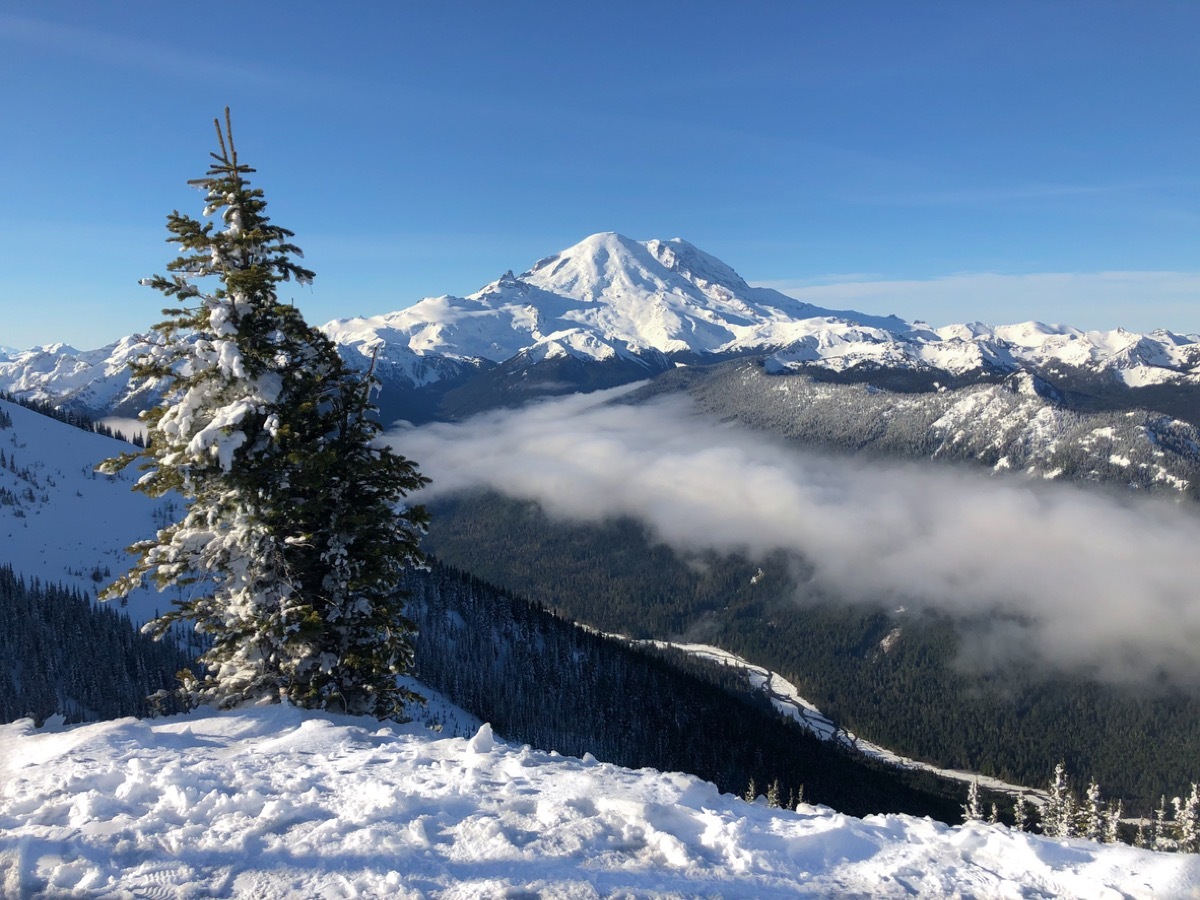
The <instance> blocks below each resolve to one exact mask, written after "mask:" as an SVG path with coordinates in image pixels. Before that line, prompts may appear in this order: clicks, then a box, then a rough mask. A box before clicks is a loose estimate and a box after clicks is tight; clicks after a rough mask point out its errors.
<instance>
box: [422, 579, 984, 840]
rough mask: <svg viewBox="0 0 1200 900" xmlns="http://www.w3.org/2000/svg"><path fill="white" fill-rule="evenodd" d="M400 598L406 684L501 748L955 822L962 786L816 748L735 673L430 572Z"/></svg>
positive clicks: (854, 810) (849, 809) (847, 808)
mask: <svg viewBox="0 0 1200 900" xmlns="http://www.w3.org/2000/svg"><path fill="white" fill-rule="evenodd" d="M410 589H411V590H412V592H413V597H412V601H411V603H410V608H409V612H410V615H411V616H412V617H413V619H414V621H416V623H417V624H418V626H419V628H420V634H421V638H420V640H419V641H418V642H417V656H416V660H415V668H414V671H415V674H416V675H417V676H418V677H419V678H420V679H421V680H422V681H423V682H424V683H426V684H428V685H429V686H430V687H432V688H435V689H437V690H439V691H441V692H443V693H444V694H445V695H447V696H448V697H449V698H450V699H451V700H453V701H454V702H455V703H458V704H459V705H461V706H463V707H464V708H465V709H468V710H470V711H471V712H472V713H474V714H475V715H477V716H479V717H480V718H482V719H484V720H486V721H489V722H491V723H492V724H493V726H494V727H495V728H496V731H497V732H498V733H499V734H502V735H504V736H505V737H507V738H509V739H511V740H517V741H522V742H525V743H529V744H531V745H533V746H536V747H548V748H552V749H554V750H557V751H559V752H560V753H564V754H568V755H574V756H582V755H583V754H585V753H591V754H593V755H594V756H596V757H598V758H600V759H602V760H604V761H606V762H613V763H617V764H619V765H623V766H628V767H631V768H640V767H643V766H649V767H652V768H655V769H659V770H661V771H685V772H690V773H693V774H696V775H699V776H700V777H702V778H705V779H708V780H710V781H712V782H714V783H715V784H716V785H717V786H718V787H720V788H721V789H722V790H724V791H729V792H733V793H738V794H741V793H743V792H744V791H746V789H747V787H748V786H749V785H750V783H751V782H752V781H753V782H754V784H756V785H757V787H758V790H759V792H760V793H765V792H766V791H767V789H768V786H769V785H771V784H773V783H777V787H778V793H779V797H780V799H781V802H787V801H788V800H789V799H794V798H796V797H798V796H799V795H800V794H801V792H802V793H803V796H804V798H805V799H806V800H807V801H809V802H814V803H825V804H828V805H830V806H833V807H834V808H836V809H838V810H841V811H843V812H846V813H850V814H852V815H866V814H868V813H878V812H908V813H912V814H914V815H930V816H933V817H935V818H939V819H941V820H943V821H947V822H955V821H957V820H958V818H959V816H960V813H961V807H960V803H961V795H962V794H963V793H964V788H963V787H962V786H961V785H959V784H956V783H951V782H947V781H944V780H942V779H939V778H936V777H934V776H931V775H928V774H926V773H920V772H909V771H899V770H896V769H894V768H891V767H889V766H885V765H882V764H879V763H875V762H873V761H871V760H869V759H867V758H865V757H862V756H860V755H858V754H856V753H853V752H850V751H847V750H845V749H844V748H842V747H840V746H839V745H837V744H834V743H831V742H829V741H824V740H821V739H819V738H817V737H815V736H813V735H812V734H811V733H809V732H807V731H806V730H804V729H803V728H801V727H800V726H799V725H798V724H796V723H795V722H793V721H791V720H789V719H786V718H784V717H783V716H781V715H780V714H779V713H777V712H776V711H775V710H774V709H773V708H772V707H771V706H770V703H769V702H768V701H767V699H766V697H765V696H764V695H763V694H762V693H761V692H759V691H756V690H752V689H751V688H749V686H748V685H747V683H746V681H745V679H744V678H742V677H741V676H740V675H739V674H738V672H737V671H736V670H734V669H731V668H729V667H726V666H721V665H718V664H714V663H709V662H705V661H701V660H698V659H696V658H694V657H689V656H686V655H684V654H681V653H678V652H674V653H663V652H658V651H654V650H650V649H646V648H637V647H633V646H631V645H630V644H629V643H628V642H625V641H620V640H616V639H614V638H610V637H605V636H603V635H600V634H597V633H595V632H594V631H589V630H587V629H584V628H580V627H579V626H578V625H576V624H574V623H572V622H570V621H568V620H565V619H562V618H560V617H558V616H555V615H553V614H552V613H550V612H548V611H547V610H545V609H543V608H542V607H541V606H540V605H539V604H535V603H531V602H529V601H527V600H524V599H522V598H520V597H518V596H516V595H514V594H512V593H509V592H506V591H503V590H499V589H497V588H495V587H492V586H491V585H489V584H487V583H486V582H484V581H481V580H480V579H478V578H475V577H473V576H470V575H467V574H465V573H462V572H458V571H456V570H454V569H451V568H449V567H446V566H443V565H440V564H438V563H436V562H435V563H433V565H432V568H431V571H429V572H427V573H426V572H418V573H414V574H413V576H412V577H411V579H410Z"/></svg>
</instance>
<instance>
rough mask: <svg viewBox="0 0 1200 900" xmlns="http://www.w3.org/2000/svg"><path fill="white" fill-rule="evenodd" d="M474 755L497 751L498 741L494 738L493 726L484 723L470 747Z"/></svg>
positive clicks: (472, 739)
mask: <svg viewBox="0 0 1200 900" xmlns="http://www.w3.org/2000/svg"><path fill="white" fill-rule="evenodd" d="M467 746H469V747H470V748H471V751H472V752H474V753H491V752H492V751H493V750H495V749H496V739H495V738H494V737H493V736H492V726H491V725H490V724H488V723H487V722H484V723H483V724H482V725H480V726H479V730H478V731H477V732H475V737H473V738H471V740H470V741H469V742H468V745H467Z"/></svg>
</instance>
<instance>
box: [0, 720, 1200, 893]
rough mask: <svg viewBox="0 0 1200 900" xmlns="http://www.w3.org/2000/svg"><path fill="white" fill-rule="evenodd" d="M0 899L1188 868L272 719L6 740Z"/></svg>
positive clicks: (19, 728) (403, 733) (1140, 880)
mask: <svg viewBox="0 0 1200 900" xmlns="http://www.w3.org/2000/svg"><path fill="white" fill-rule="evenodd" d="M0 823H2V824H3V827H2V828H0V878H2V879H3V880H2V881H0V894H3V895H4V896H11V897H25V896H45V897H49V896H71V897H110V896H126V895H128V896H146V897H159V898H164V900H165V898H170V897H196V896H218V895H219V896H228V897H254V898H291V897H333V896H338V897H345V896H356V897H425V896H438V897H448V898H449V897H461V898H466V897H515V896H522V897H526V896H529V897H532V896H540V897H563V898H586V897H598V896H637V897H696V896H723V897H833V896H837V897H911V896H921V897H966V896H970V897H978V898H990V897H996V898H999V897H1017V896H1021V897H1032V896H1038V897H1101V896H1122V897H1185V896H1195V895H1196V893H1197V892H1198V891H1200V857H1197V856H1195V855H1190V854H1166V853H1153V852H1150V851H1147V850H1136V849H1134V848H1132V847H1128V846H1125V845H1121V844H1117V845H1099V844H1093V843H1090V842H1088V841H1084V840H1075V839H1070V840H1064V839H1051V838H1044V837H1037V836H1034V835H1031V834H1024V833H1017V832H1011V831H1009V829H1008V828H1006V827H1005V826H1003V825H998V826H992V825H986V824H984V823H981V822H975V823H971V824H968V825H962V826H958V827H951V826H948V825H943V824H941V823H938V822H934V821H932V820H930V819H927V818H926V819H918V818H914V817H910V816H904V815H886V816H884V815H877V816H867V817H866V818H864V819H857V818H853V817H850V816H846V815H842V814H840V813H836V812H834V811H832V810H830V809H828V808H827V807H821V806H811V805H807V804H801V805H800V806H799V808H798V809H797V810H795V811H790V810H779V809H770V808H768V807H767V806H766V805H765V803H764V802H763V801H762V800H761V799H760V800H759V801H758V802H757V803H746V802H744V801H742V800H739V799H737V798H736V797H733V796H731V795H729V794H721V793H720V792H718V790H717V789H716V788H715V787H714V786H713V785H711V784H709V783H707V782H704V781H701V780H699V779H697V778H695V777H692V776H690V775H682V774H678V773H660V772H656V771H654V770H651V769H641V770H638V771H631V770H629V769H622V768H619V767H617V766H613V765H609V764H606V763H598V762H597V761H596V760H595V759H593V758H591V757H590V756H585V757H584V758H582V759H574V758H569V757H562V756H559V755H558V754H556V753H546V752H543V751H539V750H536V749H531V748H530V747H528V746H525V747H517V746H513V745H509V744H505V743H503V742H501V741H498V740H496V739H495V738H494V737H493V736H492V732H491V729H490V728H488V726H486V725H484V726H482V727H480V728H479V729H478V731H476V732H475V733H474V735H473V736H471V737H455V736H446V735H445V734H437V733H434V732H431V731H429V730H427V729H426V728H424V727H423V726H419V725H404V726H397V725H394V724H390V723H380V722H377V721H375V720H373V719H354V718H349V717H342V716H333V715H329V714H323V713H313V712H303V711H300V710H297V709H295V708H292V707H286V706H269V707H263V708H258V709H246V710H241V711H236V712H224V713H215V712H196V713H193V714H191V715H188V716H175V717H170V718H165V719H156V720H151V721H137V720H134V719H121V720H117V721H115V722H103V723H97V724H92V725H83V726H77V727H73V728H69V729H65V730H55V729H54V728H47V729H42V730H38V729H35V728H34V727H33V723H32V722H31V721H30V720H28V719H25V720H21V721H18V722H15V723H13V724H11V725H5V726H0Z"/></svg>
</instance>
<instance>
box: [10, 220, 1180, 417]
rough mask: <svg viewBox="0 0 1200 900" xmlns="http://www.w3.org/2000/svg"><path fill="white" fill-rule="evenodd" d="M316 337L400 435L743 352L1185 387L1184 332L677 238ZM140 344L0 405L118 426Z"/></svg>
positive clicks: (23, 380)
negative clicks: (932, 307) (705, 247)
mask: <svg viewBox="0 0 1200 900" xmlns="http://www.w3.org/2000/svg"><path fill="white" fill-rule="evenodd" d="M324 330H325V332H326V333H327V334H329V336H330V337H331V338H332V339H333V340H334V341H336V342H337V343H338V344H339V345H340V346H341V347H342V352H343V354H344V355H345V356H346V357H347V359H349V360H351V361H352V362H355V363H357V364H361V365H363V366H365V365H368V364H369V361H370V360H371V359H372V358H374V359H375V373H376V375H378V376H379V377H380V379H381V381H382V383H383V390H382V392H381V394H380V397H379V402H380V406H381V409H382V415H383V417H384V418H385V419H391V418H400V417H403V418H407V419H410V420H414V421H422V420H427V419H435V418H456V417H460V416H462V415H466V414H469V413H470V412H473V411H477V410H479V409H483V408H487V407H491V406H496V405H511V404H512V403H515V402H520V401H523V400H525V399H528V398H529V397H533V396H539V395H546V394H561V393H564V392H568V391H573V390H590V389H595V388H600V387H609V386H613V385H617V384H621V383H625V382H629V381H634V380H638V379H644V378H647V377H650V376H653V375H655V374H657V373H659V372H662V371H665V370H667V369H669V368H672V367H674V366H675V365H677V364H679V363H689V364H695V363H703V362H716V361H719V360H721V359H724V358H730V357H738V356H749V355H755V356H759V357H762V362H763V365H764V366H765V368H766V370H767V371H768V372H776V373H782V372H787V371H795V370H823V371H826V372H832V373H835V374H836V375H837V376H838V377H842V378H844V377H853V378H855V379H856V380H866V379H870V378H872V377H874V373H878V372H880V371H881V370H883V371H891V372H896V371H901V372H907V373H910V374H913V373H915V374H917V375H918V376H919V377H918V381H919V383H920V384H921V385H924V386H925V387H929V386H931V385H933V384H934V383H935V382H936V383H940V384H947V383H952V384H966V383H972V382H975V381H979V380H991V381H994V380H996V379H997V378H1000V377H1002V376H1004V375H1007V374H1009V373H1011V372H1014V371H1018V370H1032V371H1035V372H1037V373H1038V374H1039V375H1040V376H1041V377H1043V378H1045V379H1047V380H1048V381H1050V382H1051V383H1053V384H1055V386H1056V387H1059V388H1060V389H1061V388H1064V387H1065V388H1066V389H1068V390H1071V389H1075V388H1077V387H1079V386H1080V385H1084V386H1085V387H1086V389H1087V391H1088V392H1089V393H1097V392H1099V393H1104V392H1111V391H1114V390H1115V391H1125V390H1127V389H1128V388H1136V387H1145V386H1179V387H1184V388H1191V389H1195V388H1196V387H1197V386H1200V337H1198V336H1196V335H1188V336H1180V335H1176V334H1172V333H1171V332H1169V331H1155V332H1152V333H1150V334H1145V335H1142V334H1134V333H1129V332H1125V331H1123V330H1121V329H1119V328H1118V329H1116V330H1114V331H1107V332H1083V331H1080V330H1078V329H1075V328H1071V327H1067V326H1046V325H1042V324H1040V323H1035V322H1029V323H1024V324H1020V325H1010V326H1000V327H989V326H986V325H981V324H978V323H975V324H970V325H949V326H946V327H943V328H936V329H935V328H932V327H930V326H929V325H926V324H924V323H921V322H912V323H910V322H906V321H904V320H903V319H900V318H898V317H896V316H874V315H868V314H864V313H860V312H855V311H848V310H830V309H823V308H820V307H816V306H813V305H811V304H808V303H803V302H801V301H799V300H796V299H794V298H792V297H788V296H787V295H785V294H782V293H780V292H778V291H775V290H771V289H769V288H760V287H752V286H751V285H750V284H748V283H747V282H746V281H745V280H744V279H743V278H742V277H741V276H740V275H738V274H737V273H736V272H735V271H734V270H733V269H732V268H730V267H729V266H728V265H726V264H725V263H723V262H722V261H720V260H718V259H716V258H715V257H712V256H710V255H708V254H706V253H704V252H703V251H701V250H699V249H698V248H696V247H694V246H693V245H691V244H689V243H688V242H687V241H684V240H681V239H679V238H675V239H673V240H667V241H664V240H648V241H634V240H630V239H629V238H626V237H623V236H622V235H619V234H615V233H612V232H608V233H601V234H595V235H592V236H590V237H588V238H585V239H584V240H583V241H580V242H579V243H578V244H576V245H575V246H573V247H570V248H568V249H566V250H564V251H562V252H561V253H557V254H555V255H553V256H549V257H546V258H545V259H542V260H539V261H538V262H536V263H534V264H533V266H531V267H530V268H529V270H528V271H525V272H522V273H521V274H520V275H514V274H513V273H512V272H511V271H510V272H506V273H505V274H504V275H503V276H501V277H500V278H499V279H497V280H496V281H494V282H492V283H491V284H488V285H486V286H485V287H483V288H482V289H481V290H479V291H478V292H476V293H474V294H471V295H469V296H467V297H454V296H449V295H446V296H441V297H432V298H427V299H425V300H422V301H420V302H418V303H416V304H414V305H413V306H410V307H408V308H406V309H401V310H399V311H397V312H391V313H386V314H383V315H378V316H370V317H364V318H351V319H338V320H335V321H332V322H329V323H328V324H326V325H325V326H324ZM142 340H143V339H142V338H141V337H140V336H137V335H133V336H130V337H127V338H124V339H122V340H121V341H119V342H117V343H115V344H112V345H110V346H108V347H104V348H101V349H100V350H93V351H85V352H80V351H77V350H74V349H73V348H70V347H66V346H63V345H54V346H50V347H43V348H37V349H34V350H27V351H24V352H20V353H12V354H10V355H9V356H8V357H7V358H5V357H3V356H0V390H7V391H11V392H12V393H14V394H16V395H18V396H21V397H27V398H31V399H39V400H48V401H51V402H54V403H59V404H66V405H70V406H74V407H76V408H78V409H80V410H81V411H84V412H86V413H89V414H91V415H93V416H101V415H106V414H110V413H112V412H114V411H115V412H118V413H121V414H129V413H131V412H132V411H133V410H134V409H136V408H140V407H144V406H146V405H148V404H149V403H151V402H152V400H153V397H152V395H151V394H150V393H149V392H147V391H145V389H144V388H143V391H142V392H141V393H136V392H135V391H133V390H132V389H131V385H130V384H129V381H128V375H127V371H126V368H125V364H126V362H127V361H128V359H129V358H130V357H131V356H135V355H136V354H137V347H138V345H139V344H140V343H141V341H142ZM1167 411H1170V410H1167Z"/></svg>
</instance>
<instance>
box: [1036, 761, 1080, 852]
mask: <svg viewBox="0 0 1200 900" xmlns="http://www.w3.org/2000/svg"><path fill="white" fill-rule="evenodd" d="M1049 793H1050V796H1049V798H1048V799H1047V800H1046V805H1045V806H1043V807H1042V834H1044V835H1046V836H1047V837H1072V836H1073V835H1074V833H1075V798H1074V796H1072V794H1071V789H1070V787H1069V786H1068V785H1067V766H1066V763H1064V762H1059V763H1058V765H1056V766H1055V767H1054V778H1053V780H1052V781H1051V782H1050V792H1049Z"/></svg>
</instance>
